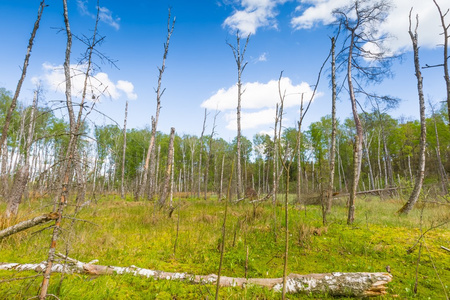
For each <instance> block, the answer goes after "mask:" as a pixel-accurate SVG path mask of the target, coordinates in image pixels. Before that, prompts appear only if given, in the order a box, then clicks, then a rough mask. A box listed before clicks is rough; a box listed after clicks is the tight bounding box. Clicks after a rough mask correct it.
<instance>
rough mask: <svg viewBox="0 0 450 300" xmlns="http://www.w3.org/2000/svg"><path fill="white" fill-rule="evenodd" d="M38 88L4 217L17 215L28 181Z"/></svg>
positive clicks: (35, 92)
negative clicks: (19, 165)
mask: <svg viewBox="0 0 450 300" xmlns="http://www.w3.org/2000/svg"><path fill="white" fill-rule="evenodd" d="M38 94H39V88H38V89H36V90H35V91H34V97H33V105H32V107H31V113H30V121H29V124H28V136H27V141H26V145H25V158H24V163H23V166H22V167H20V168H19V169H18V170H17V173H16V176H14V183H13V186H12V187H11V190H10V193H9V197H8V206H7V207H6V218H8V219H9V218H10V217H15V216H17V212H18V210H19V205H20V202H21V201H22V196H23V193H24V191H25V188H26V185H27V183H28V177H29V173H30V170H29V169H30V163H29V161H30V158H29V156H30V149H31V143H32V140H33V132H34V123H35V117H34V115H35V111H36V107H37V101H38Z"/></svg>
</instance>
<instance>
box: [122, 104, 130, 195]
mask: <svg viewBox="0 0 450 300" xmlns="http://www.w3.org/2000/svg"><path fill="white" fill-rule="evenodd" d="M127 116H128V101H127V102H126V104H125V119H124V121H123V149H122V178H121V184H120V196H121V197H122V199H124V198H125V185H124V181H125V156H126V152H127Z"/></svg>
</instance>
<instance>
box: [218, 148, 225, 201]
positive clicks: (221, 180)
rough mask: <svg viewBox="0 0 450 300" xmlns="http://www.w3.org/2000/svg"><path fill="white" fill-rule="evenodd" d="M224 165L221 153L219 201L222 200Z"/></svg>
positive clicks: (223, 156)
mask: <svg viewBox="0 0 450 300" xmlns="http://www.w3.org/2000/svg"><path fill="white" fill-rule="evenodd" d="M224 166H225V154H224V155H222V169H221V171H220V189H219V201H220V200H222V197H223V169H224Z"/></svg>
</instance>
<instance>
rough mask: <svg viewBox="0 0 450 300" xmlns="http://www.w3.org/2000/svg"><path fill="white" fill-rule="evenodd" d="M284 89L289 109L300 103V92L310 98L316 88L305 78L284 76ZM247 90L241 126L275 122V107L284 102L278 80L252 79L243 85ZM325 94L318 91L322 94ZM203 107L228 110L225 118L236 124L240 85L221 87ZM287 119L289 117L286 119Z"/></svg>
mask: <svg viewBox="0 0 450 300" xmlns="http://www.w3.org/2000/svg"><path fill="white" fill-rule="evenodd" d="M281 89H282V91H283V92H284V91H285V95H286V96H285V102H284V107H285V109H288V108H291V107H297V106H299V105H300V98H301V96H300V94H302V93H304V99H310V98H311V95H312V92H313V90H312V89H311V87H310V86H309V84H307V83H305V82H302V83H300V84H298V85H294V84H293V83H292V81H291V80H290V79H289V78H288V77H283V78H282V79H281ZM242 90H243V91H244V93H243V95H242V100H241V109H242V115H241V126H242V129H250V128H257V127H259V126H261V125H267V124H273V122H274V121H273V118H274V116H275V107H276V104H277V103H278V102H280V96H279V93H278V80H271V81H269V82H267V83H260V82H250V83H245V84H243V85H242ZM320 95H321V94H320V93H318V94H316V97H319V96H320ZM201 106H202V107H204V108H208V109H217V110H220V111H225V112H226V114H225V119H226V121H227V124H228V125H227V128H228V129H235V128H236V112H235V109H236V107H237V85H233V86H231V87H229V88H227V89H225V88H222V89H220V90H218V91H217V92H216V93H215V94H214V95H212V96H211V97H210V98H209V99H207V100H205V101H204V102H203V103H202V104H201ZM286 121H287V119H286Z"/></svg>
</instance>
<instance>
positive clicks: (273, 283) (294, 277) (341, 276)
mask: <svg viewBox="0 0 450 300" xmlns="http://www.w3.org/2000/svg"><path fill="white" fill-rule="evenodd" d="M58 256H60V257H63V255H58ZM65 259H66V261H67V264H63V263H55V264H53V266H52V272H60V273H61V272H64V273H82V274H89V275H112V274H132V275H134V276H142V277H147V278H153V279H161V280H180V281H185V282H188V283H210V284H214V283H216V281H217V275H215V274H210V275H193V274H188V273H177V272H164V271H155V270H149V269H142V268H138V267H136V266H130V267H116V266H102V265H95V264H94V263H95V261H92V262H90V263H83V262H80V261H77V260H74V259H71V258H65ZM46 265H47V263H46V262H42V263H38V264H18V263H0V270H15V271H30V270H32V271H36V272H42V271H43V270H44V269H45V267H46ZM391 281H392V275H391V274H389V273H381V272H379V273H365V272H355V273H340V272H335V273H323V274H308V275H299V274H290V275H289V276H288V277H287V283H286V284H287V286H286V292H287V293H291V294H295V293H308V294H309V293H313V294H328V295H332V296H352V297H367V296H381V295H385V294H386V289H387V287H386V284H388V283H389V282H391ZM246 285H258V286H263V287H267V288H269V289H273V290H275V291H281V289H282V286H283V278H249V279H246V278H237V277H225V276H221V277H220V286H222V287H229V286H233V287H245V286H246Z"/></svg>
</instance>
